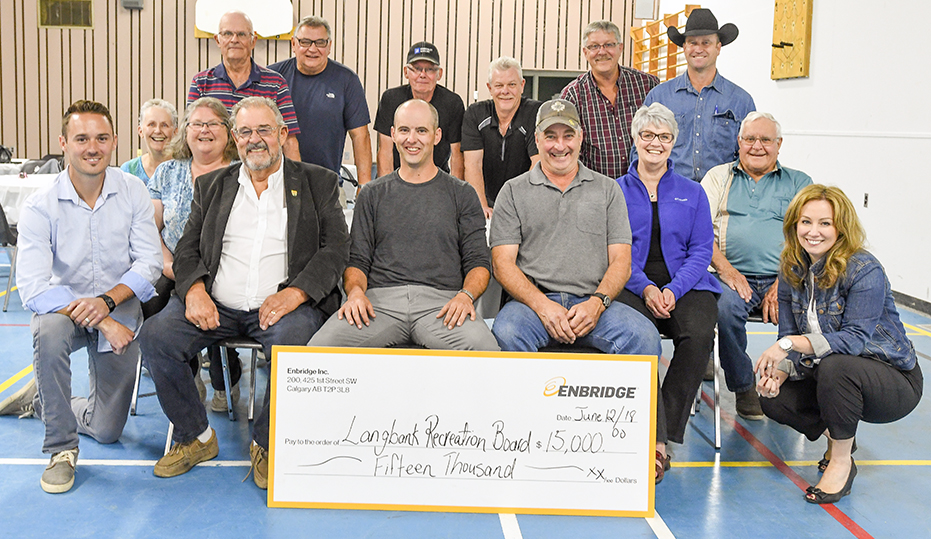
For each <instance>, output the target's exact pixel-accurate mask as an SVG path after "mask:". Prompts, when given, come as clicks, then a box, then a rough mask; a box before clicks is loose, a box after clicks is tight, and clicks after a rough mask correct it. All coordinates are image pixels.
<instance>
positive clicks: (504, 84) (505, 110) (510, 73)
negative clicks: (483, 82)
mask: <svg viewBox="0 0 931 539" xmlns="http://www.w3.org/2000/svg"><path fill="white" fill-rule="evenodd" d="M524 84H525V81H524V79H522V78H521V77H520V75H518V74H517V70H516V69H505V70H504V71H492V72H491V80H490V81H488V83H487V86H488V91H489V93H491V99H492V101H494V102H495V110H496V111H498V114H501V115H508V114H511V113H512V112H514V111H515V110H517V107H518V106H519V105H520V96H521V94H523V93H524Z"/></svg>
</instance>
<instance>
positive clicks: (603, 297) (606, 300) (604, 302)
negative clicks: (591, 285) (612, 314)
mask: <svg viewBox="0 0 931 539" xmlns="http://www.w3.org/2000/svg"><path fill="white" fill-rule="evenodd" d="M592 297H595V298H598V299H600V300H601V304H602V305H604V308H605V309H607V308H608V306H609V305H611V298H609V297H608V296H606V295H604V294H602V293H601V292H595V293H594V294H592Z"/></svg>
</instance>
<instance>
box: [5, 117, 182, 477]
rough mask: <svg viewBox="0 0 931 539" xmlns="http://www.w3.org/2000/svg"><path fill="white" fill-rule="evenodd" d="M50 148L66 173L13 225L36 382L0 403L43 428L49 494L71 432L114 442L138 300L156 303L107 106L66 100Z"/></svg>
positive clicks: (144, 235)
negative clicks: (80, 363) (77, 382)
mask: <svg viewBox="0 0 931 539" xmlns="http://www.w3.org/2000/svg"><path fill="white" fill-rule="evenodd" d="M59 142H60V143H61V149H62V153H64V154H65V157H66V159H67V163H68V168H66V169H65V170H64V171H63V172H62V173H61V174H59V175H58V177H56V178H55V180H54V181H53V182H52V184H51V185H50V186H49V187H47V188H45V189H43V190H41V191H39V192H37V193H35V194H34V195H32V196H30V197H29V199H28V200H27V201H26V206H25V207H24V208H23V211H22V213H21V216H20V219H19V257H18V259H17V271H16V284H17V285H18V286H19V292H20V294H21V295H22V298H23V305H24V306H25V307H26V308H27V309H29V310H31V311H32V312H33V314H32V323H31V327H32V339H33V344H34V356H33V367H34V371H35V373H36V377H35V379H34V380H31V381H30V382H29V383H28V384H27V385H26V386H25V387H24V388H23V389H22V390H20V391H19V392H18V393H17V394H15V395H13V396H12V397H11V398H10V399H8V400H7V401H5V402H4V403H2V404H0V415H8V414H17V415H20V416H28V415H33V414H34V415H35V416H36V417H38V418H40V419H42V422H43V423H45V441H44V442H43V445H42V452H43V453H48V454H51V455H52V458H51V462H50V463H49V465H48V467H47V468H46V469H45V472H44V473H43V474H42V479H41V481H40V484H41V485H42V490H44V491H46V492H50V493H60V492H67V491H68V490H70V489H71V486H72V485H73V484H74V468H75V466H76V465H77V460H78V434H79V433H80V434H85V435H87V436H90V437H92V438H94V439H95V440H97V441H98V442H100V443H103V444H111V443H113V442H115V441H117V439H118V438H119V437H120V434H122V432H123V426H124V425H125V424H126V417H127V415H128V412H129V404H130V400H131V399H132V394H133V384H134V381H135V375H136V363H137V362H138V360H139V345H138V344H137V343H136V341H135V336H136V333H137V332H138V331H139V327H140V326H141V325H142V306H141V302H143V301H147V300H149V299H151V298H152V297H153V296H155V287H154V286H152V285H153V283H154V282H155V281H156V280H157V279H158V277H159V275H160V274H161V271H162V255H161V244H160V243H159V239H158V230H157V229H156V228H155V217H154V210H153V208H152V202H151V201H150V200H149V195H148V191H147V190H146V188H145V185H144V184H143V183H142V180H140V179H139V178H137V177H135V176H132V175H130V174H128V173H125V172H123V171H121V170H120V169H118V168H108V166H107V165H108V164H109V163H110V157H111V155H112V154H113V150H115V149H116V135H115V134H114V133H113V120H112V118H111V117H110V111H109V110H107V107H105V106H104V105H101V104H100V103H95V102H93V101H77V102H75V103H74V104H73V105H71V106H70V107H69V108H68V111H67V112H66V113H65V116H64V118H63V119H62V128H61V137H59ZM79 348H86V349H87V357H88V367H89V369H90V373H89V378H90V393H89V397H88V398H84V397H72V396H71V359H70V355H71V353H72V352H73V351H75V350H77V349H79ZM190 373H191V371H190V368H188V378H189V379H190V378H191V377H190ZM191 383H192V384H193V383H194V382H193V379H191ZM195 393H196V391H195Z"/></svg>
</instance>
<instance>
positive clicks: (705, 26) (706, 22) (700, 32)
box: [666, 8, 738, 47]
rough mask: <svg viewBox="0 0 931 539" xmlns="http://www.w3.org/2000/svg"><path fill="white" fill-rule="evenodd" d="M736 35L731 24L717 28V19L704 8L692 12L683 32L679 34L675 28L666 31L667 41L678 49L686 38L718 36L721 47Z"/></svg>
mask: <svg viewBox="0 0 931 539" xmlns="http://www.w3.org/2000/svg"><path fill="white" fill-rule="evenodd" d="M737 33H738V30H737V27H736V26H735V25H734V24H733V23H727V24H725V25H724V26H722V27H721V28H718V19H716V18H715V16H714V14H713V13H711V10H710V9H705V8H698V9H693V10H692V13H690V14H689V19H688V21H686V23H685V32H679V29H678V28H676V27H675V26H670V27H669V28H667V29H666V35H667V36H669V41H672V42H673V43H675V44H676V45H678V46H680V47H681V46H682V44H683V43H685V37H686V36H707V35H708V34H718V39H719V40H720V41H721V45H722V46H723V45H727V44H728V43H730V42H732V41H734V40H735V39H737Z"/></svg>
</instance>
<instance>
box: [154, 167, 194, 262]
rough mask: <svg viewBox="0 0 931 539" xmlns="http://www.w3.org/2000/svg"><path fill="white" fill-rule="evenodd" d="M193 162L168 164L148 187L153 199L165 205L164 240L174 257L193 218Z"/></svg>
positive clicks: (155, 175)
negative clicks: (185, 227)
mask: <svg viewBox="0 0 931 539" xmlns="http://www.w3.org/2000/svg"><path fill="white" fill-rule="evenodd" d="M191 162H192V160H191V159H184V160H177V159H172V160H170V161H165V162H164V163H162V164H161V165H159V166H158V168H157V169H155V174H154V175H153V176H152V179H151V180H149V184H148V187H149V196H150V197H152V199H153V200H161V201H162V206H163V207H164V211H163V212H162V220H163V221H164V223H165V226H164V227H163V228H162V239H163V240H164V241H165V246H166V247H168V250H169V251H171V252H172V254H174V252H175V247H176V246H177V245H178V240H180V239H181V233H182V232H184V225H185V224H186V223H187V220H188V217H190V215H191V200H193V199H194V180H193V178H191Z"/></svg>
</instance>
